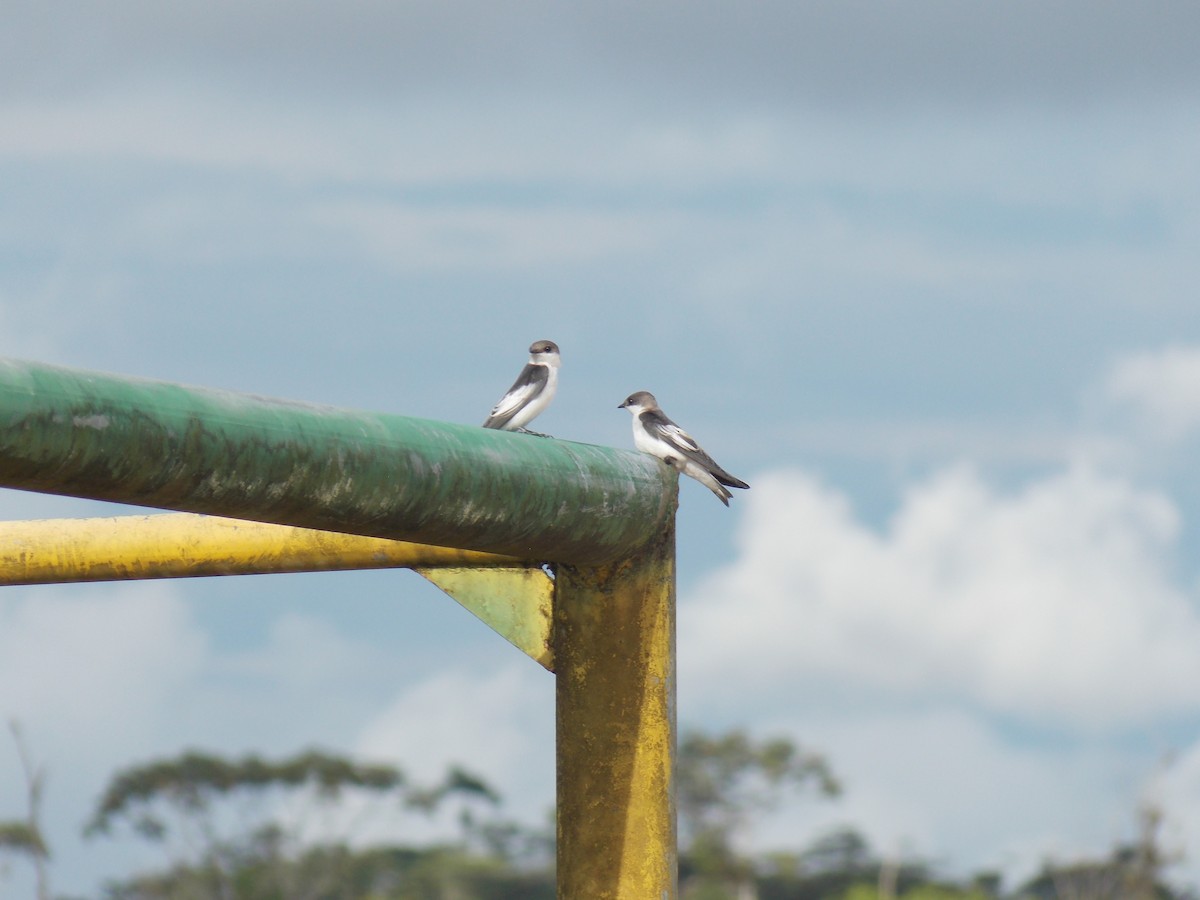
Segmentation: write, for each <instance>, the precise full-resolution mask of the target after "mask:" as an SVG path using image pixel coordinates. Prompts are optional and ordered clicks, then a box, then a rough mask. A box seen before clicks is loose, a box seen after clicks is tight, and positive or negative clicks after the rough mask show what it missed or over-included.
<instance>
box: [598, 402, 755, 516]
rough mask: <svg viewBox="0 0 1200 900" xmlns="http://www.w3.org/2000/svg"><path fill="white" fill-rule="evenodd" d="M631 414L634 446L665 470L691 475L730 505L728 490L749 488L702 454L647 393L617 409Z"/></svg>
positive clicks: (691, 439) (694, 441)
mask: <svg viewBox="0 0 1200 900" xmlns="http://www.w3.org/2000/svg"><path fill="white" fill-rule="evenodd" d="M617 408H618V409H627V410H629V411H630V412H631V413H633V445H634V446H635V447H637V448H638V449H639V450H641V451H642V452H643V453H649V454H651V455H652V456H657V457H658V458H659V459H661V460H662V461H663V462H665V463H666V464H667V465H668V466H671V467H672V468H673V469H678V470H679V471H680V472H682V473H683V474H684V475H690V476H691V477H692V478H695V479H696V480H697V481H698V482H700V483H701V484H702V485H704V486H705V487H706V488H708V489H709V490H710V491H712V492H713V493H714V494H716V495H717V497H719V498H720V500H721V502H722V503H724V504H725V505H726V506H728V505H729V498H730V497H732V496H733V494H731V493H730V492H729V490H728V489H729V488H731V487H733V488H748V487H750V485H748V484H746V482H744V481H742V480H741V479H740V478H734V477H733V476H732V475H730V474H729V473H728V472H726V471H725V470H724V469H722V468H721V467H720V466H718V465H717V463H716V461H715V460H714V459H713V458H712V457H711V456H709V455H708V454H707V453H705V452H704V449H703V448H702V447H701V446H700V445H699V444H697V443H696V439H695V438H694V437H692V436H691V435H690V434H688V433H687V432H686V431H684V430H683V429H682V428H680V427H679V426H678V425H676V424H675V423H674V422H672V421H671V420H670V419H668V418H667V416H666V414H665V413H664V412H663V411H662V408H661V407H659V405H658V401H657V400H655V399H654V395H653V394H651V393H650V392H649V391H638V392H637V393H636V394H630V395H629V397H627V398H626V400H625V402H624V403H622V404H621V405H620V406H618V407H617Z"/></svg>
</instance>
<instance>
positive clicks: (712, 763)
mask: <svg viewBox="0 0 1200 900" xmlns="http://www.w3.org/2000/svg"><path fill="white" fill-rule="evenodd" d="M675 768H676V786H677V791H676V802H677V804H678V808H679V826H680V836H681V844H682V859H681V880H682V882H683V885H682V887H683V894H684V896H686V897H689V898H693V900H721V898H727V897H730V898H738V900H742V898H752V897H754V896H755V893H756V890H755V887H754V880H753V878H752V873H753V864H752V862H751V861H750V860H749V859H747V858H746V857H744V856H742V855H741V854H740V853H739V852H738V850H737V849H736V847H735V842H736V839H737V837H738V836H739V835H740V834H741V833H742V832H743V831H744V830H745V829H746V828H747V827H748V826H749V824H750V822H751V820H752V818H753V817H754V816H757V815H762V814H764V813H767V812H770V811H772V810H774V809H776V808H778V806H779V805H780V803H781V802H782V801H783V799H784V797H785V796H786V793H787V790H788V789H789V788H790V789H793V790H800V789H803V788H805V787H807V786H809V785H814V786H815V787H816V790H817V791H818V793H819V794H821V795H822V796H834V795H836V794H837V793H838V792H839V790H840V786H839V785H838V782H837V780H836V779H835V778H834V776H833V773H832V771H831V770H830V768H829V766H828V764H827V763H826V762H825V759H824V758H823V757H822V756H820V755H818V754H815V753H809V752H805V751H802V750H800V749H799V748H798V747H797V746H796V745H795V744H793V743H792V742H791V741H789V740H787V739H786V738H774V739H768V740H763V741H755V740H752V739H751V738H750V737H749V736H748V735H747V734H746V733H745V732H742V731H731V732H728V733H727V734H724V735H717V736H712V735H706V734H703V733H700V732H690V733H687V734H685V735H684V737H683V738H682V739H681V740H680V743H679V752H678V755H677V757H676V764H675Z"/></svg>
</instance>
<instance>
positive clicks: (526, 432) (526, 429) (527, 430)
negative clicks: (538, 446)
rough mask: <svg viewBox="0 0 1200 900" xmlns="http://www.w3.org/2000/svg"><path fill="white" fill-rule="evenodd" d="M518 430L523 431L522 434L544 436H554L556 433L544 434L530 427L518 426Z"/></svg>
mask: <svg viewBox="0 0 1200 900" xmlns="http://www.w3.org/2000/svg"><path fill="white" fill-rule="evenodd" d="M517 431H519V432H521V434H531V435H533V436H534V437H544V438H552V437H554V435H552V434H542V433H541V432H540V431H530V430H529V429H528V428H518V429H517Z"/></svg>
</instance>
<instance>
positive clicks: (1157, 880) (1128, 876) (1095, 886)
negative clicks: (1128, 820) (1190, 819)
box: [1016, 801, 1195, 900]
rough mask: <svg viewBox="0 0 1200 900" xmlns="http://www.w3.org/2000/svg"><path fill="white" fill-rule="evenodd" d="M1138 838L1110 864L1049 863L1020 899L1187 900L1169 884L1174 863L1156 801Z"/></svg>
mask: <svg viewBox="0 0 1200 900" xmlns="http://www.w3.org/2000/svg"><path fill="white" fill-rule="evenodd" d="M1137 819H1138V836H1137V838H1136V840H1134V841H1133V843H1131V844H1126V845H1120V846H1118V847H1116V848H1115V849H1114V850H1113V851H1112V853H1111V854H1109V856H1108V858H1106V859H1097V860H1080V861H1076V862H1072V863H1067V864H1060V863H1050V862H1047V863H1045V864H1044V865H1043V866H1042V871H1041V872H1040V873H1039V874H1038V875H1037V876H1035V877H1034V878H1032V879H1031V880H1030V881H1028V882H1026V883H1025V884H1024V885H1022V886H1021V888H1020V889H1019V890H1018V891H1017V894H1016V897H1017V900H1184V898H1187V897H1194V896H1195V895H1194V894H1190V893H1184V892H1177V891H1175V890H1174V889H1173V888H1171V887H1170V886H1169V885H1168V884H1167V883H1166V881H1165V875H1166V869H1167V867H1168V865H1169V864H1170V863H1171V862H1173V861H1174V860H1173V858H1172V856H1171V854H1169V853H1167V852H1165V851H1164V850H1163V848H1162V842H1161V829H1162V820H1163V813H1162V809H1161V807H1160V806H1159V805H1158V804H1157V803H1156V802H1153V801H1146V802H1143V803H1142V804H1141V805H1140V806H1139V807H1138V810H1137Z"/></svg>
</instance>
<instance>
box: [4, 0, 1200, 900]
mask: <svg viewBox="0 0 1200 900" xmlns="http://www.w3.org/2000/svg"><path fill="white" fill-rule="evenodd" d="M6 19H7V22H6V27H5V29H4V33H3V35H0V121H3V122H4V123H5V124H4V127H3V128H0V353H3V354H4V355H6V356H14V357H21V358H28V359H36V360H40V361H43V362H50V363H56V364H62V365H70V366H76V367H80V368H91V369H100V370H105V371H111V372H117V373H125V374H130V375H138V376H146V377H153V378H161V379H166V380H171V381H181V382H186V383H193V384H201V385H207V386H212V387H220V388H227V389H232V390H239V391H247V392H254V393H260V394H267V395H273V396H280V397H286V398H292V399H298V400H307V401H312V402H321V403H331V404H336V405H340V406H347V407H355V408H365V409H373V410H381V411H386V412H394V413H400V414H410V415H416V416H424V417H431V418H440V419H445V420H447V421H453V422H476V421H482V419H483V417H484V415H486V413H487V410H488V409H489V408H490V406H491V404H492V403H493V402H494V401H495V399H496V398H497V397H498V395H499V393H500V392H501V391H502V390H503V389H504V388H505V387H506V386H507V385H508V384H509V383H510V382H511V380H512V378H513V376H514V375H515V374H516V371H517V369H518V368H519V366H520V365H521V363H522V361H523V359H524V354H525V348H526V347H527V346H528V345H529V343H530V342H531V341H533V340H535V339H539V338H551V339H553V340H555V341H557V342H558V343H559V344H560V346H561V347H562V350H563V358H564V371H563V381H562V386H561V389H560V393H559V397H558V399H557V401H556V403H555V405H554V406H553V407H552V408H551V409H550V410H549V411H548V412H547V413H546V414H545V415H544V416H543V417H542V418H541V419H540V420H539V428H542V429H544V430H549V431H551V432H552V433H554V434H556V435H558V436H560V437H563V438H569V439H573V440H581V441H588V442H594V443H602V444H610V445H615V446H629V445H630V436H629V421H628V415H627V414H626V413H625V412H624V411H621V410H618V409H616V405H617V404H618V403H619V402H620V401H621V400H622V399H624V397H625V396H627V395H628V394H629V393H630V392H632V391H633V390H638V389H649V390H652V391H654V393H655V394H656V395H657V396H658V397H659V399H660V401H661V402H662V403H663V406H664V407H665V409H666V410H667V412H668V413H669V414H670V415H671V416H672V417H674V418H675V419H676V420H678V421H680V422H682V423H683V424H684V425H685V426H686V427H687V428H689V430H691V431H692V432H693V433H694V434H696V435H697V436H698V437H699V438H700V440H701V441H702V442H703V443H704V444H705V446H706V447H707V448H708V449H709V450H710V451H711V452H712V453H713V455H714V456H715V457H716V458H717V459H718V460H720V461H721V463H722V464H723V465H725V466H726V467H727V468H728V469H729V470H730V471H732V472H734V473H736V474H738V475H739V476H741V477H743V478H745V479H746V480H748V481H749V482H750V483H751V484H752V485H753V488H752V490H751V491H749V492H748V493H745V494H739V495H738V497H737V498H736V499H735V502H734V506H733V508H732V509H731V510H725V509H724V508H723V507H721V505H720V504H719V503H717V502H716V501H715V499H713V498H712V497H711V496H710V495H709V494H708V493H707V492H706V491H705V490H704V489H703V488H700V487H699V486H697V485H695V484H691V483H687V484H684V485H682V506H681V509H680V514H679V535H680V544H679V557H680V572H679V595H680V645H679V652H680V669H681V685H680V707H679V709H680V718H681V721H682V722H683V723H685V724H688V725H698V726H704V727H709V728H722V727H727V726H746V727H748V728H750V729H752V730H753V731H755V732H756V733H760V734H768V733H786V734H789V735H791V736H793V737H794V738H795V739H797V740H798V741H801V742H802V743H804V744H805V745H807V746H811V747H813V748H815V749H820V750H823V751H825V752H827V753H828V754H829V756H830V759H831V762H832V764H833V765H834V767H835V769H836V770H837V771H838V772H839V774H840V775H841V777H842V778H843V780H844V781H845V782H846V785H847V793H846V796H845V798H844V799H843V800H841V801H839V802H837V803H830V804H821V805H819V804H816V803H810V804H808V805H807V806H802V807H800V808H797V809H796V810H794V811H790V812H787V813H784V814H781V815H780V816H779V817H778V819H776V820H772V821H771V822H769V823H766V824H764V825H763V826H762V827H761V828H759V829H758V830H757V831H756V832H755V833H754V834H752V835H751V836H750V837H749V840H751V841H752V842H753V843H754V844H755V845H756V846H759V847H770V846H795V845H797V844H798V843H800V842H803V841H805V840H807V839H809V838H811V837H812V836H813V835H815V834H817V833H819V832H820V830H821V829H822V828H825V827H828V826H829V825H830V824H831V823H835V822H849V823H852V824H854V825H856V826H858V827H860V828H862V829H863V830H864V831H865V832H866V833H867V834H868V835H869V836H870V837H871V838H872V839H873V840H874V841H875V842H876V843H877V846H878V847H879V848H880V849H881V850H882V851H885V852H888V853H893V854H901V855H903V854H911V855H922V856H925V857H927V858H932V859H935V860H937V861H940V862H944V863H945V864H947V865H949V866H952V867H955V868H957V869H959V870H967V869H970V868H973V867H977V866H987V865H994V866H1002V867H1005V868H1007V869H1009V870H1011V871H1028V870H1029V868H1030V867H1032V866H1034V865H1036V864H1037V862H1038V861H1039V860H1040V859H1042V858H1044V857H1047V856H1055V857H1057V858H1060V859H1069V858H1072V857H1073V856H1075V855H1077V854H1085V853H1101V852H1104V851H1105V850H1106V849H1107V848H1108V847H1109V845H1110V844H1111V843H1112V842H1114V841H1116V840H1118V839H1121V838H1126V837H1128V836H1129V835H1130V834H1131V832H1132V828H1133V813H1134V809H1135V806H1136V804H1137V803H1138V802H1139V798H1140V797H1142V796H1144V795H1145V794H1146V792H1151V793H1152V794H1153V795H1154V796H1156V797H1158V798H1159V800H1160V801H1161V802H1162V803H1163V804H1164V806H1165V808H1166V809H1167V811H1168V814H1169V815H1168V828H1167V839H1168V840H1169V841H1171V842H1173V845H1172V846H1174V847H1175V848H1176V849H1179V850H1181V851H1183V852H1184V853H1185V857H1184V861H1183V862H1182V863H1181V864H1180V866H1179V867H1178V874H1179V877H1181V878H1185V877H1186V878H1190V879H1192V881H1193V882H1194V881H1196V880H1197V879H1198V878H1200V818H1198V817H1197V815H1196V812H1195V810H1196V809H1200V688H1197V685H1198V684H1200V640H1197V638H1200V592H1198V589H1197V574H1198V573H1200V556H1198V554H1197V552H1196V550H1195V547H1196V546H1197V543H1196V539H1197V534H1198V529H1197V522H1200V490H1197V488H1196V487H1195V482H1194V477H1193V472H1192V470H1193V466H1191V465H1190V461H1191V460H1192V459H1193V458H1194V453H1195V451H1196V449H1197V440H1196V437H1197V431H1198V430H1200V429H1198V426H1200V317H1198V316H1197V297H1196V285H1197V282H1198V276H1200V262H1197V254H1196V251H1195V248H1196V247H1197V245H1198V243H1200V242H1198V240H1197V239H1198V238H1200V176H1197V174H1196V165H1195V160H1196V159H1197V158H1200V112H1198V110H1200V96H1198V95H1200V61H1198V60H1197V56H1196V54H1195V52H1194V46H1193V44H1194V41H1193V37H1194V35H1195V34H1196V32H1197V27H1198V26H1200V21H1198V19H1200V12H1197V11H1196V10H1195V9H1194V8H1192V7H1189V6H1186V5H1182V4H1172V3H1157V2H1155V3H1149V4H1139V5H1137V6H1136V7H1135V6H1132V5H1116V4H1105V5H1101V6H1097V5H1096V4H1092V3H1083V2H1065V3H1059V4H1054V5H1053V6H1046V5H1044V4H1039V3H1034V2H1012V3H1006V4H986V5H985V4H965V3H961V2H950V0H941V2H924V0H922V2H916V3H910V4H903V5H901V4H896V3H876V2H865V0H864V2H845V3H838V4H811V5H797V4H788V3H763V4H757V5H755V6H754V7H752V8H747V7H745V6H744V5H741V6H737V5H733V4H721V3H714V2H698V3H691V4H688V5H687V6H665V5H664V6H660V7H647V6H646V5H645V4H630V3H605V4H600V3H589V2H585V3H577V4H572V5H570V6H569V7H564V6H562V5H559V4H551V3H519V4H514V5H509V6H508V7H505V8H503V9H500V8H497V7H493V6H491V5H488V4H482V3H476V2H470V0H464V2H461V3H448V4H437V5H419V4H379V3H369V2H361V3H351V4H342V5H340V6H337V7H332V6H328V5H325V4H316V3H299V4H295V3H293V4H286V5H285V4H275V3H259V4H249V5H248V4H236V3H224V2H218V3H210V4H205V5H204V6H203V7H202V8H201V7H199V6H195V7H191V8H187V7H178V6H154V5H145V4H138V3H133V2H125V0H116V2H108V3H104V4H100V3H81V4H77V5H76V6H75V7H74V8H73V11H72V15H71V16H69V17H68V16H62V15H60V14H59V13H58V12H52V11H50V10H49V9H48V8H45V7H43V6H39V5H35V4H32V3H25V2H19V3H18V4H17V6H16V8H15V9H14V11H13V12H11V13H10V14H9V15H8V16H6ZM97 509H100V507H96V506H93V505H90V504H86V503H82V502H77V501H71V500H66V499H62V498H50V497H38V496H34V495H27V494H22V493H17V492H10V491H5V492H2V493H0V516H3V517H6V518H13V519H19V518H30V517H42V516H58V515H83V514H91V513H94V512H95V511H96V510H97ZM103 509H104V510H105V511H106V512H107V511H110V510H111V508H109V507H104V508H103ZM552 695H553V691H552V684H551V682H550V679H549V677H548V676H545V675H543V674H542V673H541V672H540V670H538V669H537V668H536V667H535V666H534V665H533V664H532V663H529V662H528V661H526V660H524V659H522V658H519V657H516V656H515V654H514V653H512V652H511V651H510V648H509V647H508V646H507V645H506V644H504V642H503V641H500V640H499V639H498V638H495V637H494V636H493V635H491V634H490V633H488V632H487V631H486V629H484V628H483V627H482V626H480V625H478V624H477V623H475V622H474V621H473V620H472V619H471V618H470V617H469V616H468V615H466V614H465V613H463V612H462V611H461V610H459V609H458V608H457V607H455V605H454V604H453V603H452V602H450V601H448V600H446V599H445V598H444V597H442V596H441V595H440V594H438V592H437V591H435V590H434V589H432V588H430V587H429V586H427V585H425V584H424V583H422V582H421V581H420V579H419V578H417V577H416V576H415V575H412V574H411V573H407V572H384V573H379V572H374V573H354V574H343V575H310V576H277V577H271V578H267V577H253V578H244V579H208V580H197V581H179V582H171V583H154V584H137V585H85V586H74V587H41V588H28V589H8V590H7V591H6V592H5V593H4V595H3V597H0V713H2V714H3V715H5V716H6V717H9V716H15V717H17V718H19V719H20V720H21V721H22V722H23V723H24V726H25V731H26V734H27V737H28V740H29V742H30V744H31V747H32V749H33V750H34V751H35V753H36V754H38V755H39V756H41V757H42V758H44V759H45V760H46V763H47V766H48V768H49V771H50V783H49V787H48V799H47V819H48V825H49V828H50V838H51V840H52V842H53V844H54V846H55V848H56V850H57V862H56V865H57V870H56V873H55V874H56V879H57V882H56V883H57V886H58V887H59V889H61V890H64V891H66V890H80V891H82V890H86V889H88V888H89V887H90V886H92V885H94V884H95V883H96V882H97V881H98V880H99V879H100V878H102V877H104V876H106V875H110V874H113V873H117V872H121V871H122V870H123V867H126V866H128V865H130V864H132V863H133V862H136V861H142V862H146V861H154V860H155V859H156V858H155V857H153V856H149V855H135V854H134V852H133V851H130V850H129V849H127V848H124V847H117V846H116V845H115V844H110V843H105V842H92V843H86V844H85V843H82V842H80V840H79V839H78V826H79V825H80V824H81V823H82V821H83V820H84V819H85V817H86V815H87V813H88V811H89V804H90V802H91V801H92V798H94V797H95V796H96V795H97V793H98V791H99V790H100V787H101V786H102V784H103V782H104V779H105V777H106V776H107V775H108V774H110V773H111V772H112V770H113V769H114V768H116V767H118V766H122V765H127V764H129V763H131V762H135V761H138V760H142V759H146V758H149V757H151V756H153V755H156V754H165V753H174V752H177V751H179V750H181V749H183V748H184V747H186V746H204V747H208V748H212V749H217V750H223V751H227V752H240V751H242V750H248V749H256V750H262V751H265V752H273V753H282V752H288V751H291V750H293V749H296V748H298V747H300V746H304V745H307V744H312V743H317V744H322V745H327V746H332V747H335V748H340V749H344V750H347V751H352V752H355V753H360V754H364V755H372V756H378V757H382V758H386V759H392V760H395V761H397V762H399V763H400V764H401V765H404V766H407V767H408V768H409V769H410V770H412V771H413V772H414V773H415V774H417V775H425V776H427V777H430V776H433V775H435V774H437V773H440V771H441V770H442V769H443V768H444V766H445V765H446V764H447V763H449V762H451V761H456V762H462V763H464V764H467V765H469V766H473V767H475V768H477V769H479V770H481V771H482V772H483V773H484V774H485V775H487V776H488V777H489V778H491V779H493V780H494V781H495V782H496V783H497V784H498V785H499V787H500V788H501V790H502V791H503V792H504V794H505V795H506V797H507V798H508V802H509V805H510V807H511V809H512V810H513V812H515V813H517V814H520V815H522V816H523V817H525V818H527V819H529V820H530V821H540V820H541V816H542V814H543V812H544V809H545V807H546V806H548V805H549V803H550V802H551V800H552V793H553V776H552V758H553V751H552V746H551V741H552V734H553V722H552ZM417 735H421V736H420V737H418V736H417ZM481 748H486V749H487V750H488V751H489V752H487V753H486V754H485V753H484V752H483V750H481ZM3 758H4V756H3V754H2V753H0V760H3ZM1164 760H1170V762H1169V763H1167V762H1164ZM7 769H8V775H7V776H5V775H4V774H3V772H4V767H2V766H0V816H9V815H15V814H17V813H18V812H19V810H20V803H21V790H22V788H21V784H20V780H19V777H18V774H17V768H16V757H15V754H10V757H9V764H8V766H7ZM411 828H412V829H413V831H412V834H413V835H421V834H426V833H428V830H429V826H427V825H425V824H423V823H420V822H416V823H413V824H412V825H411ZM14 877H18V876H14ZM12 883H13V884H19V882H16V881H14V882H12Z"/></svg>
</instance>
